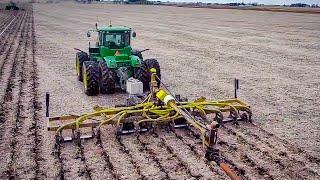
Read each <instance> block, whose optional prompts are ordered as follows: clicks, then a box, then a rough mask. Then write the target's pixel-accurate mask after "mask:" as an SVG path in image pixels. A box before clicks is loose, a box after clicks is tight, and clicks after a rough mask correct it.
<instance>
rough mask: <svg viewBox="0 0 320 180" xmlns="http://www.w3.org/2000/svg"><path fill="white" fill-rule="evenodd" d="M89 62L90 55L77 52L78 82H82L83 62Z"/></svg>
mask: <svg viewBox="0 0 320 180" xmlns="http://www.w3.org/2000/svg"><path fill="white" fill-rule="evenodd" d="M85 61H89V57H88V54H86V53H84V52H77V53H76V72H77V77H78V80H79V81H81V82H82V65H83V62H85Z"/></svg>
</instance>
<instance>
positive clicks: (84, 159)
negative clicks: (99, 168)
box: [77, 136, 92, 180]
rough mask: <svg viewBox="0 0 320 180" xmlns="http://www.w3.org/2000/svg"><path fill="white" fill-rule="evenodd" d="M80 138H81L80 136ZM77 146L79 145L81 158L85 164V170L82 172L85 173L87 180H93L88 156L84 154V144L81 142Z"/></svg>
mask: <svg viewBox="0 0 320 180" xmlns="http://www.w3.org/2000/svg"><path fill="white" fill-rule="evenodd" d="M79 138H80V136H79ZM77 144H78V153H79V158H80V159H81V161H82V162H83V166H82V168H83V169H82V170H81V173H83V174H84V175H85V177H86V179H89V180H92V175H91V170H90V169H89V167H88V164H87V162H86V161H87V159H86V156H85V154H84V147H83V143H81V141H79V143H77Z"/></svg>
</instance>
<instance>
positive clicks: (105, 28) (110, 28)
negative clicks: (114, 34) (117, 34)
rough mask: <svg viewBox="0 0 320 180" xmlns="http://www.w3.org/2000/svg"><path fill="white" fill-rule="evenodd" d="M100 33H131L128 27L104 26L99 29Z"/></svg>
mask: <svg viewBox="0 0 320 180" xmlns="http://www.w3.org/2000/svg"><path fill="white" fill-rule="evenodd" d="M98 31H131V28H130V27H127V26H111V25H109V26H102V27H99V28H98Z"/></svg>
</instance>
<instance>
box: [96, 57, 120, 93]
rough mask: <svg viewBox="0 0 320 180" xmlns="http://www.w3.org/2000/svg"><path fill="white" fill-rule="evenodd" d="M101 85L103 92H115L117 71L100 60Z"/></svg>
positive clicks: (101, 91)
mask: <svg viewBox="0 0 320 180" xmlns="http://www.w3.org/2000/svg"><path fill="white" fill-rule="evenodd" d="M99 77H100V78H99V87H100V93H101V94H113V93H115V89H116V77H115V73H114V72H113V71H112V70H111V69H109V68H108V66H107V64H106V63H105V62H103V61H100V62H99Z"/></svg>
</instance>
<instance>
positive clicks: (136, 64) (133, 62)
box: [129, 55, 142, 67]
mask: <svg viewBox="0 0 320 180" xmlns="http://www.w3.org/2000/svg"><path fill="white" fill-rule="evenodd" d="M129 58H130V63H131V66H132V67H139V66H140V65H141V64H142V59H140V58H139V57H138V56H135V55H131V56H129Z"/></svg>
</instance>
